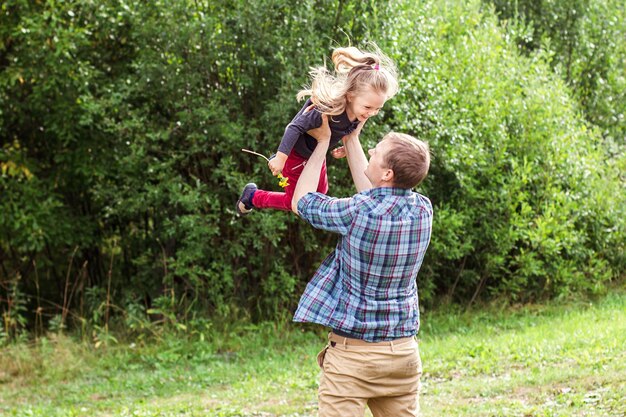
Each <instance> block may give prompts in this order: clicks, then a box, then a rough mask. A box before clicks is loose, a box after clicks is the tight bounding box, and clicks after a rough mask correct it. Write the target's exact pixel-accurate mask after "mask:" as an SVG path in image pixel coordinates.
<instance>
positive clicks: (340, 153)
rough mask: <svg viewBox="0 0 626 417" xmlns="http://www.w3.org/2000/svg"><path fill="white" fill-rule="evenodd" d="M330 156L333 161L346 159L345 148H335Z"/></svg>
mask: <svg viewBox="0 0 626 417" xmlns="http://www.w3.org/2000/svg"><path fill="white" fill-rule="evenodd" d="M330 154H331V155H332V157H333V158H335V159H341V158H345V157H346V148H344V147H343V146H340V147H338V148H335V149H333V150H332V151H330Z"/></svg>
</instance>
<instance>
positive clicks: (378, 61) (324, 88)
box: [297, 44, 398, 116]
mask: <svg viewBox="0 0 626 417" xmlns="http://www.w3.org/2000/svg"><path fill="white" fill-rule="evenodd" d="M332 60H333V64H334V66H335V71H334V73H333V72H331V71H329V70H328V69H326V68H325V67H318V68H311V71H310V73H309V75H310V76H311V86H310V87H309V88H305V89H303V90H301V91H300V92H299V93H298V96H297V97H298V100H301V99H303V98H305V97H307V96H311V102H312V103H313V104H315V106H316V107H317V109H318V110H319V111H320V112H321V113H324V114H328V115H330V116H335V115H339V114H341V113H343V112H344V111H345V109H346V104H347V95H348V93H354V94H357V95H358V94H359V93H361V92H363V91H364V90H366V89H371V90H373V91H375V92H377V93H382V94H384V95H385V96H386V98H387V99H389V98H391V97H393V96H394V95H395V94H396V93H397V92H398V78H397V73H396V67H395V65H394V63H393V61H392V60H391V59H390V58H389V57H387V56H386V55H385V54H383V53H382V51H381V50H380V49H379V48H378V47H377V46H376V45H374V44H372V51H365V52H364V51H361V50H360V49H358V48H355V47H354V46H349V47H347V48H337V49H335V50H334V51H333V55H332Z"/></svg>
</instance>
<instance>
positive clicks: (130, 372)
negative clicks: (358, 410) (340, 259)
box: [0, 293, 626, 417]
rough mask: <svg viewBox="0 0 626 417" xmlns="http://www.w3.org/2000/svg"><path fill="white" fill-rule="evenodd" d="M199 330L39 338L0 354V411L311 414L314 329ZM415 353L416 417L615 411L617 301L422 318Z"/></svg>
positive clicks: (620, 336)
mask: <svg viewBox="0 0 626 417" xmlns="http://www.w3.org/2000/svg"><path fill="white" fill-rule="evenodd" d="M205 333H206V334H205ZM205 333H201V334H200V333H196V334H195V335H194V336H193V337H184V336H181V335H179V336H176V335H174V334H170V335H169V336H162V337H161V338H159V340H158V341H155V342H151V343H146V342H139V341H136V343H131V342H130V341H129V342H126V343H119V344H115V345H109V346H108V347H100V348H99V349H95V348H94V347H93V346H92V345H90V344H88V343H85V342H77V341H75V340H73V339H71V338H69V337H65V336H58V335H56V336H52V335H51V336H48V337H47V338H45V339H40V340H39V341H38V342H36V343H32V344H30V345H26V344H21V345H11V346H8V347H4V348H2V350H0V415H2V416H5V415H6V416H46V417H51V416H259V417H260V416H263V417H269V416H294V417H295V416H315V415H317V408H316V395H317V392H316V389H317V381H318V368H317V365H316V364H315V355H316V354H317V352H318V351H319V350H320V349H321V348H322V347H323V344H324V331H323V329H316V328H314V327H307V328H306V330H305V329H303V328H302V327H301V326H296V325H293V324H291V323H288V322H285V323H281V324H279V325H276V324H263V325H243V324H223V325H222V326H221V328H220V329H219V331H217V330H216V329H214V330H213V331H212V332H211V331H207V332H205ZM202 338H204V340H201V339H202ZM420 349H421V354H422V360H423V363H424V372H425V374H424V377H423V379H422V382H423V391H422V396H421V406H422V415H423V416H431V417H434V416H446V417H452V416H507V417H508V416H523V417H530V416H533V417H534V416H537V417H538V416H542V417H544V416H626V295H625V294H623V293H621V294H617V295H611V296H609V297H607V298H604V299H602V300H598V301H596V302H594V303H589V302H586V303H569V304H567V305H558V306H524V307H520V308H518V309H512V308H506V309H498V308H496V307H493V306H492V307H489V308H484V309H482V310H479V311H474V312H462V313H461V312H454V311H452V312H451V311H445V312H444V311H443V310H440V311H437V312H425V313H423V314H422V329H421V332H420ZM367 415H370V414H369V413H368V414H367Z"/></svg>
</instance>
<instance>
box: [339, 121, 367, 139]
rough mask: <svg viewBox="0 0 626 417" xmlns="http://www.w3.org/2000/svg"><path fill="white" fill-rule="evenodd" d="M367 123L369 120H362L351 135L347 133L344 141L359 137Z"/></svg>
mask: <svg viewBox="0 0 626 417" xmlns="http://www.w3.org/2000/svg"><path fill="white" fill-rule="evenodd" d="M365 123H367V120H366V121H364V122H360V123H359V125H358V126H357V127H356V129H354V130H353V131H352V132H351V133H350V134H349V135H346V136H344V137H343V139H342V140H343V143H344V144H345V143H346V140H347V141H350V140H351V139H354V138H356V139H358V138H359V135H360V134H361V130H362V129H363V126H365Z"/></svg>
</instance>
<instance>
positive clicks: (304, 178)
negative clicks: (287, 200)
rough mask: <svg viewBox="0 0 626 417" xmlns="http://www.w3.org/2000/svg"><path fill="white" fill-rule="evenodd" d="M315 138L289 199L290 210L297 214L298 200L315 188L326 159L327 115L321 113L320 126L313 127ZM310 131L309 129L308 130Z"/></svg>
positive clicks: (328, 133) (328, 137)
mask: <svg viewBox="0 0 626 417" xmlns="http://www.w3.org/2000/svg"><path fill="white" fill-rule="evenodd" d="M315 131H316V132H315V136H314V137H315V139H317V146H316V147H315V150H314V151H313V154H312V155H311V157H310V158H309V160H308V161H307V163H306V165H305V166H304V169H303V170H302V174H300V178H299V179H298V183H297V184H296V189H295V191H294V193H293V199H292V200H291V210H292V211H293V212H294V213H296V214H298V201H300V199H301V198H302V197H304V196H305V195H306V194H307V193H311V192H314V191H316V190H317V185H318V183H319V180H320V172H321V171H322V166H323V165H324V161H325V160H326V153H327V152H328V147H329V146H330V127H329V126H328V117H327V116H326V115H322V126H320V127H319V128H317V129H315ZM309 133H311V131H309Z"/></svg>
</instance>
